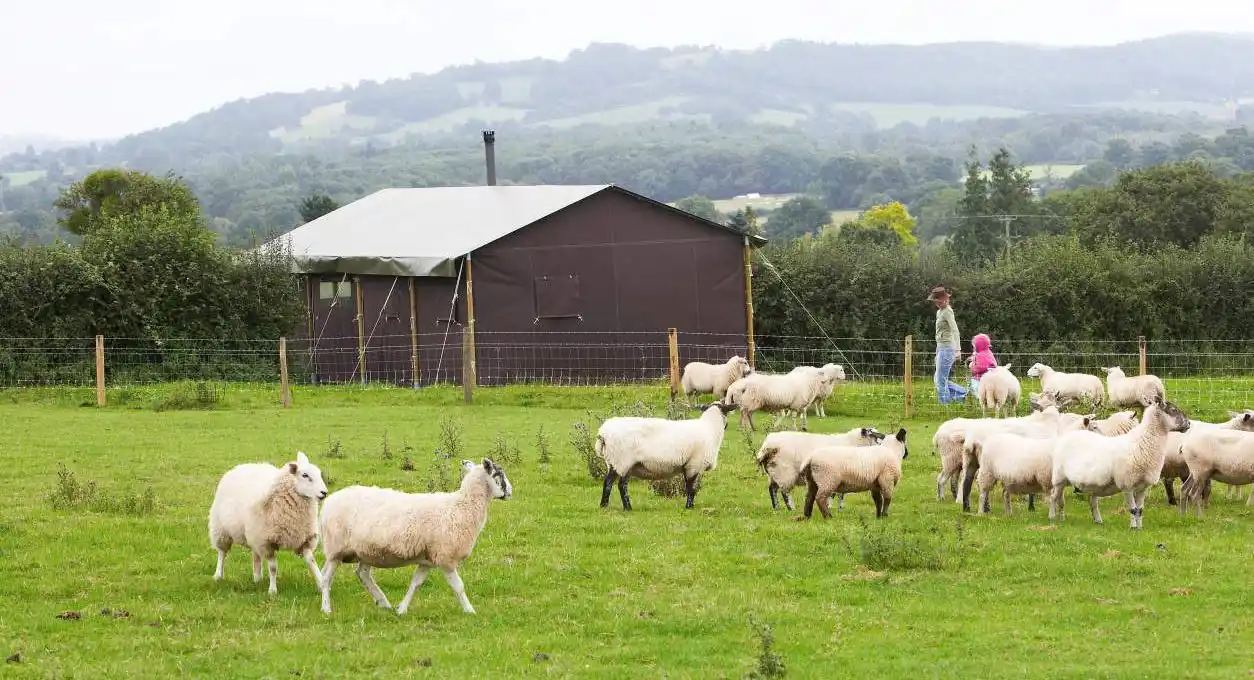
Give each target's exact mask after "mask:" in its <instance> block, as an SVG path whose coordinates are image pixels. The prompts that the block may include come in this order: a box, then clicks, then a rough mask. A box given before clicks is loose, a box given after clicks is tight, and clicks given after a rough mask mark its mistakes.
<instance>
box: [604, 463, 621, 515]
mask: <svg viewBox="0 0 1254 680" xmlns="http://www.w3.org/2000/svg"><path fill="white" fill-rule="evenodd" d="M617 478H618V473H617V472H614V471H613V470H610V471H609V472H607V473H605V485H604V486H603V487H602V488H601V507H603V508H607V507H609V505H610V492H611V491H613V490H614V480H615V479H617Z"/></svg>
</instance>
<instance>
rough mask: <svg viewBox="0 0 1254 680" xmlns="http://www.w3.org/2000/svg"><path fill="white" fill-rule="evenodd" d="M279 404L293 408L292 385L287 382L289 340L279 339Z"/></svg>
mask: <svg viewBox="0 0 1254 680" xmlns="http://www.w3.org/2000/svg"><path fill="white" fill-rule="evenodd" d="M279 403H280V404H282V405H283V408H290V407H291V406H292V385H291V383H289V382H288V380H287V338H286V337H281V338H279Z"/></svg>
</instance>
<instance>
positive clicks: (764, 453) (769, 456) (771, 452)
mask: <svg viewBox="0 0 1254 680" xmlns="http://www.w3.org/2000/svg"><path fill="white" fill-rule="evenodd" d="M778 454H779V447H778V446H772V447H770V448H767V447H762V450H761V451H758V456H757V458H758V467H760V468H762V472H766V466H767V465H769V464H770V463H771V461H772V460H774V459H775V456H776V455H778Z"/></svg>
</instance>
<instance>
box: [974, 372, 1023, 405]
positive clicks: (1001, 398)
mask: <svg viewBox="0 0 1254 680" xmlns="http://www.w3.org/2000/svg"><path fill="white" fill-rule="evenodd" d="M1020 393H1021V388H1020V386H1019V379H1018V378H1016V377H1015V375H1014V374H1013V373H1011V372H1010V364H1006V365H1005V366H994V367H993V368H990V369H989V370H988V372H986V373H985V374H984V377H983V378H980V405H981V406H983V407H984V408H985V409H996V410H1000V409H1002V408H1003V407H1009V408H1010V410H1011V411H1013V410H1014V409H1015V408H1017V406H1018V404H1019V395H1020Z"/></svg>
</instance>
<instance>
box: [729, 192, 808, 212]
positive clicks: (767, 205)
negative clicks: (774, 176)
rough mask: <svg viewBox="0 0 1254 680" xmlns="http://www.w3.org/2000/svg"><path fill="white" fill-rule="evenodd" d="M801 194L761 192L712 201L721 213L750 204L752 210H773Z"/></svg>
mask: <svg viewBox="0 0 1254 680" xmlns="http://www.w3.org/2000/svg"><path fill="white" fill-rule="evenodd" d="M800 195H801V194H762V195H761V196H760V197H758V198H720V199H717V200H715V201H714V207H716V208H718V211H719V212H721V213H734V212H736V211H737V210H744V209H745V208H747V207H750V206H752V207H753V209H754V210H775V209H776V208H779V207H780V206H781V205H783V204H785V203H787V202H788V200H789V199H792V198H796V197H797V196H800Z"/></svg>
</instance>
